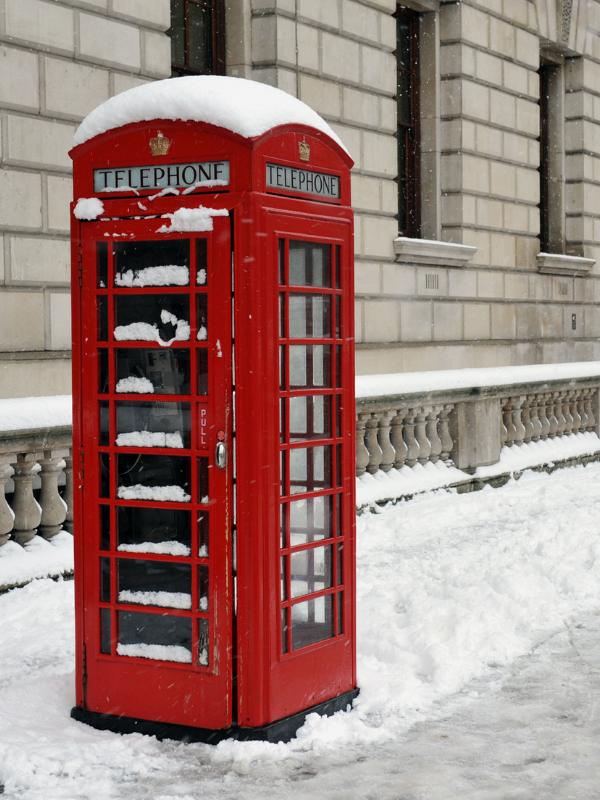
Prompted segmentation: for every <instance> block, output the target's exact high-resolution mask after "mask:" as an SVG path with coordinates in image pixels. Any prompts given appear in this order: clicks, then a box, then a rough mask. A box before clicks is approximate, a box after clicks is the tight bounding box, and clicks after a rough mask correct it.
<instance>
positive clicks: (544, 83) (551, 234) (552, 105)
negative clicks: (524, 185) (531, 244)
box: [539, 61, 564, 253]
mask: <svg viewBox="0 0 600 800" xmlns="http://www.w3.org/2000/svg"><path fill="white" fill-rule="evenodd" d="M561 75H562V65H561V64H557V63H553V62H547V61H546V62H545V61H542V63H541V65H540V69H539V77H540V250H541V251H542V252H544V253H560V252H563V249H564V241H563V230H562V227H563V224H562V223H563V214H564V211H563V209H562V208H561V203H560V198H561V191H562V181H563V176H562V173H561V171H560V168H559V167H558V163H559V162H560V160H561V157H562V153H561V152H560V150H561V148H562V143H561V141H560V134H559V126H561V125H562V118H561V116H560V114H559V112H558V111H557V109H559V108H562V98H561V97H560V94H561V93H562V91H563V87H562V80H561Z"/></svg>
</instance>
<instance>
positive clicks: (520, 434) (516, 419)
mask: <svg viewBox="0 0 600 800" xmlns="http://www.w3.org/2000/svg"><path fill="white" fill-rule="evenodd" d="M524 400H525V398H524V397H511V398H510V404H511V408H512V421H513V427H514V429H515V439H514V443H515V444H522V443H523V439H524V438H525V426H524V425H523V421H522V419H521V413H522V405H523V401H524Z"/></svg>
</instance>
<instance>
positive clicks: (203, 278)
mask: <svg viewBox="0 0 600 800" xmlns="http://www.w3.org/2000/svg"><path fill="white" fill-rule="evenodd" d="M207 282H208V247H207V242H206V239H196V283H197V284H198V286H206V283H207Z"/></svg>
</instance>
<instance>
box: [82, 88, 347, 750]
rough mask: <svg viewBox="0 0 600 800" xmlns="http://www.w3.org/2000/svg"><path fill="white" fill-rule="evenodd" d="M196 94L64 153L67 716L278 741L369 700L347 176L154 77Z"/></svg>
mask: <svg viewBox="0 0 600 800" xmlns="http://www.w3.org/2000/svg"><path fill="white" fill-rule="evenodd" d="M181 80H185V81H187V82H188V85H189V81H190V80H193V81H199V82H200V83H198V87H199V92H200V95H199V103H198V105H197V107H196V111H197V117H196V119H195V120H188V121H181V120H179V121H178V120H174V119H168V118H156V119H151V120H150V121H143V118H142V121H135V122H128V121H127V118H125V122H124V123H123V122H119V124H118V126H117V127H108V129H107V130H104V131H102V132H100V133H98V134H97V135H95V136H93V137H92V138H89V139H87V140H86V141H84V142H82V143H81V144H78V145H77V146H76V147H75V148H74V149H73V150H72V152H71V155H72V158H73V162H74V198H75V199H74V202H73V204H72V209H73V212H74V213H73V217H72V219H73V224H72V259H73V276H72V277H73V280H72V288H73V395H74V418H73V435H74V461H75V462H76V463H75V475H76V476H77V478H78V479H77V482H76V483H77V488H76V492H75V514H76V529H77V531H78V535H77V537H76V572H75V576H76V578H75V582H76V620H77V704H76V707H75V708H74V709H73V712H72V714H73V716H74V717H75V718H76V719H80V720H83V721H85V722H88V723H90V724H92V725H95V726H96V727H101V728H108V729H112V730H119V731H122V732H126V731H141V732H149V733H153V734H157V735H159V736H167V737H173V738H188V739H190V740H202V741H218V740H219V739H221V738H224V737H237V738H266V739H269V740H272V741H276V740H283V739H286V738H290V736H292V735H293V734H294V733H295V731H296V730H297V728H298V727H299V726H300V725H301V724H302V722H303V720H304V717H305V715H306V714H307V713H309V712H311V711H318V712H320V713H332V712H333V711H335V710H338V709H340V708H345V707H346V706H347V705H348V703H349V702H351V700H352V699H353V697H354V696H355V695H356V693H357V689H356V671H355V645H354V626H355V612H354V599H355V588H354V576H355V555H354V517H355V499H354V480H355V479H354V339H353V336H354V333H353V314H354V308H353V240H352V211H351V208H350V167H351V165H352V161H351V159H350V157H349V156H348V154H347V153H346V152H345V150H344V149H343V148H342V147H341V146H340V145H339V144H338V143H337V142H336V141H335V140H334V138H333V134H332V136H329V135H327V132H326V131H324V130H322V129H321V130H320V129H319V128H318V127H312V126H308V125H305V124H300V123H289V124H279V125H277V126H275V127H272V128H269V129H267V130H265V131H264V132H263V133H261V134H260V135H254V136H244V135H241V134H240V133H238V132H235V130H230V129H228V128H224V127H219V126H217V125H215V124H212V123H211V122H207V121H202V103H201V94H202V87H203V84H202V81H206V80H213V81H214V80H216V79H206V78H204V79H203V78H192V79H188V78H186V79H172V80H169V81H162V82H160V84H153V86H161V87H162V92H163V94H162V98H163V99H164V98H165V96H167V95H168V93H169V92H171V94H172V95H173V96H175V95H176V94H177V91H178V85H179V84H178V82H179V81H181ZM220 80H221V81H236V79H220ZM236 83H239V81H237V82H236ZM242 83H244V84H247V85H248V87H249V90H251V88H252V86H255V84H252V82H248V81H243V82H242ZM141 89H144V90H147V87H141ZM139 91H140V89H134V90H131V91H130V92H129V93H127V94H128V95H132V96H133V98H134V100H135V98H136V96H137V95H136V93H137V92H139ZM265 91H268V92H272V93H274V94H273V98H274V102H276V101H277V97H278V96H279V95H281V96H283V97H285V98H286V102H288V103H289V102H292V103H297V104H298V107H300V106H301V105H302V104H300V103H299V102H298V101H296V100H293V99H292V98H289V96H287V95H283V93H281V92H279V90H275V89H270V88H269V87H263V86H261V92H265ZM165 92H166V93H167V95H165ZM110 102H111V101H109V103H110ZM223 102H226V100H224V101H223ZM105 105H106V104H105ZM131 105H132V107H135V103H132V104H131ZM167 105H168V104H167ZM101 108H102V107H101ZM232 113H234V112H232ZM165 116H166V115H165ZM207 116H209V115H207ZM324 126H325V123H323V127H324ZM232 127H233V126H232Z"/></svg>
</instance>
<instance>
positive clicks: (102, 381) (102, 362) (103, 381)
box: [98, 349, 108, 394]
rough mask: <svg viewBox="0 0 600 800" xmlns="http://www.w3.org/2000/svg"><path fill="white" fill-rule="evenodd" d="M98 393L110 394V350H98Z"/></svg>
mask: <svg viewBox="0 0 600 800" xmlns="http://www.w3.org/2000/svg"><path fill="white" fill-rule="evenodd" d="M98 391H99V393H100V394H105V393H106V392H108V350H104V349H102V350H98Z"/></svg>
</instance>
